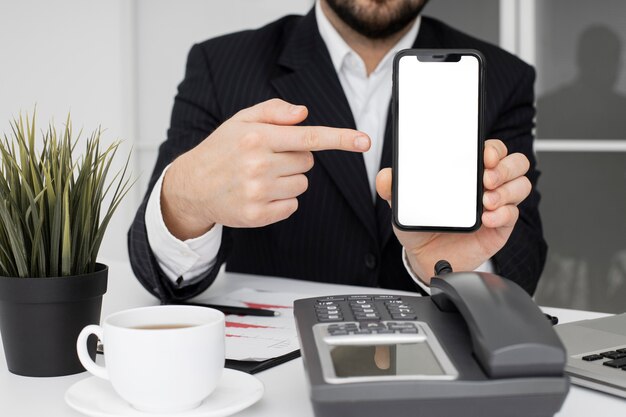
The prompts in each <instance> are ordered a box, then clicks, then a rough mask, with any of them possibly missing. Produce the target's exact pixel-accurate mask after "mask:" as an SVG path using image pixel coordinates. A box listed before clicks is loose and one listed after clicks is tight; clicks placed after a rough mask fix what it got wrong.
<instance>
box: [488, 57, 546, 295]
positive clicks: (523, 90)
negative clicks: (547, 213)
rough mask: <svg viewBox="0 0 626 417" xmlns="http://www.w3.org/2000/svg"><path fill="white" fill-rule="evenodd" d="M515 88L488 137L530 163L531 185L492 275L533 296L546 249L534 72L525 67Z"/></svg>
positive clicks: (528, 174) (498, 254)
mask: <svg viewBox="0 0 626 417" xmlns="http://www.w3.org/2000/svg"><path fill="white" fill-rule="evenodd" d="M524 69H525V70H524V71H520V74H521V76H519V77H518V80H517V82H516V86H517V88H515V89H514V90H513V93H512V94H511V96H510V97H509V99H508V100H507V102H506V105H505V106H503V107H502V110H501V111H500V113H499V116H498V117H497V118H496V121H495V123H494V126H493V128H492V130H491V131H490V132H489V137H491V138H499V139H502V140H503V142H504V143H505V144H506V146H507V148H508V149H509V153H514V152H521V153H523V154H524V155H526V156H527V157H528V159H529V160H530V169H529V171H528V173H527V175H526V176H527V177H528V179H529V180H530V182H531V184H532V191H531V193H530V195H529V196H528V198H526V200H524V201H523V202H522V203H521V204H520V205H519V209H520V217H519V220H518V221H517V224H516V225H515V228H514V229H513V233H512V234H511V237H510V238H509V240H508V242H507V244H506V245H505V246H504V248H502V250H500V251H499V252H498V253H497V254H496V255H495V256H494V258H493V260H494V262H495V267H496V271H497V272H498V273H499V274H501V275H502V276H505V277H507V278H509V279H511V280H512V281H515V282H516V283H518V284H519V285H520V286H521V287H522V288H524V289H525V290H526V291H527V292H528V293H529V294H533V293H534V291H535V289H536V287H537V282H538V281H539V276H540V275H541V271H542V270H543V266H544V264H545V261H546V253H547V245H546V242H545V240H544V239H543V231H542V226H541V219H540V217H539V200H540V196H539V192H538V191H537V189H536V187H537V179H538V178H539V174H540V173H539V171H538V170H537V168H536V159H535V156H534V152H533V140H534V137H533V133H532V130H533V127H534V116H535V107H534V90H533V84H534V81H535V71H534V69H532V67H530V66H527V65H526V66H525V67H524Z"/></svg>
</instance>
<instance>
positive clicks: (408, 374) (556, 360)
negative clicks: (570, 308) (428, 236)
mask: <svg viewBox="0 0 626 417" xmlns="http://www.w3.org/2000/svg"><path fill="white" fill-rule="evenodd" d="M431 289H432V291H431V292H432V296H431V297H416V296H407V295H388V294H380V295H370V294H352V295H332V296H326V297H315V298H307V299H301V300H296V301H295V304H294V314H295V318H296V324H297V328H298V334H299V338H300V345H301V350H302V357H303V360H304V365H305V369H306V374H307V378H308V381H309V386H310V396H311V400H312V403H313V409H314V412H315V415H316V417H330V416H345V417H350V416H359V417H369V416H383V415H384V416H387V415H388V416H394V417H403V416H428V417H452V416H456V415H458V416H463V417H468V416H481V417H489V416H520V417H521V416H524V417H532V416H552V415H553V414H554V413H556V412H557V411H558V410H559V409H560V408H561V405H562V403H563V401H564V399H565V396H566V395H567V392H568V389H569V380H568V378H567V377H566V376H565V374H564V367H565V361H566V356H565V349H564V347H563V345H562V344H561V342H560V340H559V338H558V337H557V335H556V333H555V332H554V330H553V329H552V327H551V325H550V322H549V321H548V320H546V318H545V316H544V315H543V314H542V313H541V311H540V310H539V308H538V307H537V306H536V305H535V303H534V302H533V301H532V299H531V298H530V297H529V296H528V294H526V293H525V292H524V290H522V289H521V288H520V287H519V286H517V285H516V284H515V283H513V282H511V281H509V280H506V279H503V278H501V277H499V276H497V275H494V274H489V273H481V272H457V273H449V274H447V275H446V276H445V278H443V277H434V278H433V279H432V281H431Z"/></svg>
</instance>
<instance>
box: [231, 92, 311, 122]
mask: <svg viewBox="0 0 626 417" xmlns="http://www.w3.org/2000/svg"><path fill="white" fill-rule="evenodd" d="M308 114H309V113H308V110H307V108H306V107H305V106H298V105H295V104H291V103H288V102H286V101H284V100H281V99H279V98H273V99H271V100H267V101H264V102H262V103H259V104H256V105H254V106H252V107H248V108H245V109H243V110H240V111H239V112H238V113H237V114H235V115H234V116H233V119H234V120H239V121H241V122H249V123H270V124H275V125H295V124H298V123H300V122H302V121H303V120H304V119H306V117H307V115H308Z"/></svg>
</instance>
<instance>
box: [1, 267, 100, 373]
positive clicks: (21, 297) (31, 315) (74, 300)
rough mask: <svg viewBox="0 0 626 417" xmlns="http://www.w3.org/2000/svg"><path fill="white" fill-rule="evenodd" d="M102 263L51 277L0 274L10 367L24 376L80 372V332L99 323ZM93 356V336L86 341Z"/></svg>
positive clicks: (4, 339)
mask: <svg viewBox="0 0 626 417" xmlns="http://www.w3.org/2000/svg"><path fill="white" fill-rule="evenodd" d="M108 272H109V269H108V267H107V266H106V265H103V264H97V265H96V271H95V272H93V273H89V274H84V275H76V276H69V277H55V278H12V277H0V332H1V333H2V344H3V345H4V353H5V356H6V360H7V366H8V368H9V371H11V372H13V373H14V374H18V375H25V376H61V375H70V374H76V373H78V372H83V371H84V370H85V369H84V368H83V366H82V365H81V364H80V361H79V360H78V356H77V354H76V339H77V338H78V333H80V331H81V330H82V328H83V327H85V326H87V325H88V324H98V323H100V309H101V307H102V295H103V294H104V293H105V292H106V289H107V274H108ZM89 342H90V343H89V353H90V355H91V357H92V358H95V355H96V339H95V337H94V338H92V339H90V340H89Z"/></svg>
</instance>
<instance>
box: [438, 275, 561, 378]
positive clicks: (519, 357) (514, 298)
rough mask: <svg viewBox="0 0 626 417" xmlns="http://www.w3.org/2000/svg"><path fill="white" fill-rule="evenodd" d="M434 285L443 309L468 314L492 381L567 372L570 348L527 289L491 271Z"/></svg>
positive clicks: (481, 359) (476, 347) (453, 277)
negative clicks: (567, 357) (567, 350)
mask: <svg viewBox="0 0 626 417" xmlns="http://www.w3.org/2000/svg"><path fill="white" fill-rule="evenodd" d="M430 285H431V294H432V295H431V299H432V301H433V302H434V303H435V304H436V305H437V306H438V307H439V309H441V310H442V311H455V310H456V311H458V312H459V313H460V314H461V315H462V316H463V318H464V320H465V323H466V324H467V327H468V329H469V333H470V335H471V338H472V346H473V350H474V355H476V358H477V359H478V361H479V362H480V363H481V365H482V367H483V369H484V371H485V372H486V373H487V375H489V376H490V377H491V378H509V377H521V376H532V375H538V374H540V375H562V374H563V368H564V366H565V361H566V357H565V348H564V346H563V344H562V343H561V340H560V339H559V338H558V336H557V335H556V333H555V332H554V330H553V329H552V326H551V324H550V322H549V321H548V320H546V318H545V316H544V314H543V313H542V312H541V310H539V308H538V307H537V305H536V304H535V303H534V302H533V300H532V299H531V298H530V297H529V296H528V294H526V292H524V290H523V289H522V288H521V287H519V286H518V285H516V284H515V283H513V282H511V281H509V280H506V279H502V278H501V277H499V276H497V275H494V274H490V273H485V272H454V273H450V274H446V275H445V278H443V277H434V278H433V279H432V280H431V284H430Z"/></svg>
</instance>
